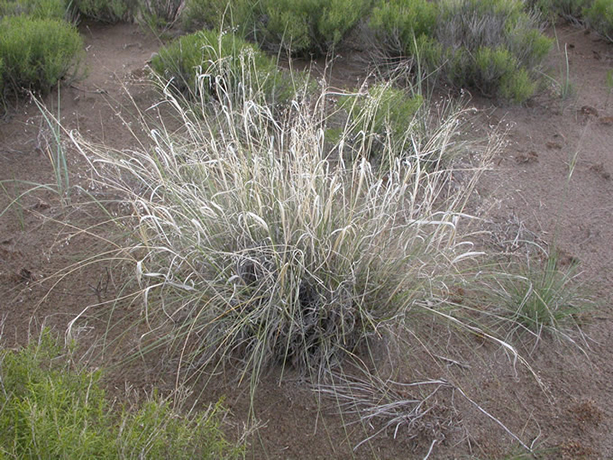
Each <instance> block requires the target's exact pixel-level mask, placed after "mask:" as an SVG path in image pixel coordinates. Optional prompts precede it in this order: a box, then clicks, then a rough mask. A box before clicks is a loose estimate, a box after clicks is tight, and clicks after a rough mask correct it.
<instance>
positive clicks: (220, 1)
mask: <svg viewBox="0 0 613 460" xmlns="http://www.w3.org/2000/svg"><path fill="white" fill-rule="evenodd" d="M182 16H183V19H184V22H185V25H186V27H187V28H188V29H189V30H196V29H201V28H203V27H206V28H209V29H217V30H223V31H226V30H228V29H231V30H232V31H235V32H236V33H238V34H239V35H241V36H243V37H252V38H254V37H255V30H256V24H257V21H258V20H259V18H260V16H261V10H260V2H257V1H253V0H188V2H187V3H186V6H185V11H184V13H183V15H182Z"/></svg>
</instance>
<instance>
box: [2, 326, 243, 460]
mask: <svg viewBox="0 0 613 460" xmlns="http://www.w3.org/2000/svg"><path fill="white" fill-rule="evenodd" d="M100 378H101V373H100V371H95V372H90V371H88V370H86V369H85V368H83V367H80V366H78V365H77V364H76V363H75V362H74V360H73V359H72V351H71V350H66V349H65V348H64V347H62V346H60V345H58V341H57V340H55V339H54V338H53V337H52V336H51V334H50V333H49V332H44V333H43V334H42V335H41V337H40V339H39V341H38V342H31V343H30V344H29V345H28V346H27V347H26V348H23V349H21V350H19V351H9V350H6V349H0V382H1V383H2V391H0V458H64V459H77V458H101V459H120V458H154V459H162V458H180V459H191V458H208V459H217V458H238V457H239V456H240V453H241V449H240V448H238V447H236V446H233V445H231V444H230V443H228V442H227V441H226V440H225V438H224V437H223V434H222V432H221V430H220V421H219V416H220V414H221V413H222V411H223V409H222V408H221V406H220V405H219V404H218V405H217V406H215V407H214V408H211V409H210V410H207V411H201V412H198V413H196V414H192V415H189V416H185V415H182V414H179V413H178V412H176V411H175V410H173V409H172V407H171V404H170V403H169V401H167V400H163V399H162V398H159V397H152V398H148V400H147V401H146V402H144V403H143V404H141V405H140V406H139V407H137V408H135V410H127V409H125V408H124V409H123V410H119V411H115V410H113V407H112V406H110V405H109V404H108V402H107V400H106V397H105V393H104V390H103V389H102V388H101V387H100Z"/></svg>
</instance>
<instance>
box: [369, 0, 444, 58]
mask: <svg viewBox="0 0 613 460" xmlns="http://www.w3.org/2000/svg"><path fill="white" fill-rule="evenodd" d="M437 15H438V5H437V3H435V2H430V1H428V0H391V1H384V0H380V1H379V3H378V4H377V5H376V6H375V8H374V9H373V11H372V15H371V18H370V22H369V26H370V28H371V29H372V30H373V31H374V32H375V35H376V37H377V40H378V41H379V43H381V44H382V45H383V46H384V47H385V48H386V49H387V51H388V52H389V53H390V54H391V55H393V56H408V55H413V54H415V41H416V39H417V40H423V38H424V37H426V36H433V35H434V31H435V30H436V23H437V22H436V18H437Z"/></svg>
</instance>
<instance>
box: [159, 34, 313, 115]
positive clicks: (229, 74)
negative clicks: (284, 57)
mask: <svg viewBox="0 0 613 460" xmlns="http://www.w3.org/2000/svg"><path fill="white" fill-rule="evenodd" d="M151 66H152V68H153V69H154V71H155V72H156V73H158V74H159V75H160V76H162V77H163V78H164V79H165V80H169V81H170V82H171V83H170V84H171V86H172V88H174V89H175V90H176V91H178V92H179V93H181V94H183V95H185V96H188V97H190V98H192V99H197V98H199V97H204V98H208V97H211V96H212V97H214V98H217V97H218V96H219V93H220V92H229V93H235V94H239V93H241V94H243V95H246V97H255V98H256V99H258V98H259V97H260V96H261V97H263V98H264V99H265V100H266V101H268V102H269V103H275V102H282V101H284V100H286V99H289V98H291V97H292V96H293V95H294V86H293V81H292V80H291V78H290V77H289V76H288V75H286V74H285V73H283V72H281V71H280V70H278V68H277V66H276V65H275V64H274V62H273V61H272V59H270V58H269V57H268V56H266V55H265V54H264V53H263V52H262V51H261V50H259V49H258V48H257V46H256V45H253V44H250V43H247V42H246V41H245V40H243V39H242V38H240V37H238V36H236V35H234V34H232V33H222V34H220V33H219V32H217V31H215V30H210V31H201V32H197V33H195V34H191V35H186V36H183V37H181V38H180V39H178V40H177V41H175V42H173V43H171V44H170V45H169V46H167V47H165V48H162V49H161V50H160V52H159V54H158V55H157V56H155V57H154V58H153V60H152V63H151ZM302 83H303V82H300V83H299V84H302ZM241 88H242V89H241ZM244 89H246V92H247V94H245V93H244V92H243V91H244Z"/></svg>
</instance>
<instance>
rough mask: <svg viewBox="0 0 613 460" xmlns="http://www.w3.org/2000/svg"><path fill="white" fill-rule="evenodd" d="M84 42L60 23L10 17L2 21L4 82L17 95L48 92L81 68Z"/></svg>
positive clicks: (0, 45)
mask: <svg viewBox="0 0 613 460" xmlns="http://www.w3.org/2000/svg"><path fill="white" fill-rule="evenodd" d="M82 52H83V39H82V38H81V36H80V35H79V33H78V32H77V30H76V28H75V27H74V26H73V25H71V24H68V23H67V22H65V21H62V20H58V19H36V18H30V17H27V16H7V17H4V18H3V19H2V20H0V59H1V60H2V61H3V70H2V75H1V80H3V81H4V85H5V89H6V90H9V91H11V92H12V93H14V94H21V93H22V92H23V91H27V90H31V91H37V92H41V93H46V92H48V91H49V90H50V89H51V88H53V87H54V86H55V85H56V84H57V83H58V82H59V81H60V80H62V79H65V78H71V77H74V76H75V75H76V74H77V73H78V70H79V68H80V61H81V55H82Z"/></svg>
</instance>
